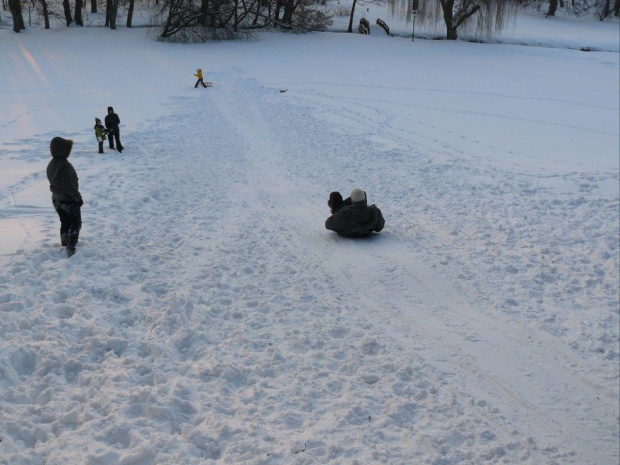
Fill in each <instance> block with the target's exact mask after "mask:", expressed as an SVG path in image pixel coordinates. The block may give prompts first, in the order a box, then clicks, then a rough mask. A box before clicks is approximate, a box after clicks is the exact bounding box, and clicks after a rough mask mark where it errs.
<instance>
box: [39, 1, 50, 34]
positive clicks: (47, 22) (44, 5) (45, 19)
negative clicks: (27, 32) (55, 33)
mask: <svg viewBox="0 0 620 465" xmlns="http://www.w3.org/2000/svg"><path fill="white" fill-rule="evenodd" d="M41 8H42V9H43V22H44V23H45V29H49V28H50V14H49V9H48V7H47V0H41Z"/></svg>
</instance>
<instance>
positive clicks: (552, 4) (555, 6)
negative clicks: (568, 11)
mask: <svg viewBox="0 0 620 465" xmlns="http://www.w3.org/2000/svg"><path fill="white" fill-rule="evenodd" d="M557 9H558V0H550V2H549V11H547V16H555V10H557Z"/></svg>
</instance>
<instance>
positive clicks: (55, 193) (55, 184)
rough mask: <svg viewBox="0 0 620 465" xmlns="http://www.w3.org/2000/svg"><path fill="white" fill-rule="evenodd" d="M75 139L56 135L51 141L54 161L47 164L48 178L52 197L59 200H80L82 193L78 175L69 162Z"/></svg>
mask: <svg viewBox="0 0 620 465" xmlns="http://www.w3.org/2000/svg"><path fill="white" fill-rule="evenodd" d="M72 147H73V141H72V140H67V139H63V138H62V137H54V138H53V139H52V142H51V143H50V152H51V153H52V161H50V162H49V164H48V165H47V179H48V180H49V182H50V191H52V199H54V200H56V201H58V202H71V201H73V202H79V203H81V200H82V195H81V194H80V189H79V183H78V176H77V173H76V172H75V168H73V165H72V164H71V163H69V160H67V158H69V155H70V154H71V148H72Z"/></svg>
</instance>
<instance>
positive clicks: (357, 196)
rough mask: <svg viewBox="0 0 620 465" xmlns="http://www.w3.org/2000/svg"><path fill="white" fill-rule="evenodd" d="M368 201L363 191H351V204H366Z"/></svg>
mask: <svg viewBox="0 0 620 465" xmlns="http://www.w3.org/2000/svg"><path fill="white" fill-rule="evenodd" d="M365 200H366V192H364V191H363V190H362V189H353V190H352V191H351V202H364V201H365Z"/></svg>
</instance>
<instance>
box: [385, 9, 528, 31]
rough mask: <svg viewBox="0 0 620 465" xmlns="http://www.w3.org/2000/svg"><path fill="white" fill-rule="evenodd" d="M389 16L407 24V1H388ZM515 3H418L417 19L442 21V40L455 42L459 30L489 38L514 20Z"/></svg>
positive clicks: (409, 12) (428, 21) (409, 10)
mask: <svg viewBox="0 0 620 465" xmlns="http://www.w3.org/2000/svg"><path fill="white" fill-rule="evenodd" d="M388 4H389V5H390V9H391V12H392V15H395V16H401V17H404V18H405V19H406V20H407V22H409V21H411V0H389V1H388ZM516 12H517V3H516V1H515V0H419V5H418V14H417V20H418V21H419V22H420V23H427V24H437V23H439V22H441V21H442V20H443V23H444V24H445V26H446V38H447V39H449V40H455V39H457V37H458V32H459V31H466V32H473V33H477V34H485V35H489V34H491V32H493V31H499V30H501V29H502V28H503V27H504V24H505V22H506V21H507V20H509V19H512V18H514V17H515V15H516Z"/></svg>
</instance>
